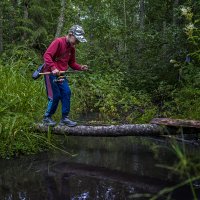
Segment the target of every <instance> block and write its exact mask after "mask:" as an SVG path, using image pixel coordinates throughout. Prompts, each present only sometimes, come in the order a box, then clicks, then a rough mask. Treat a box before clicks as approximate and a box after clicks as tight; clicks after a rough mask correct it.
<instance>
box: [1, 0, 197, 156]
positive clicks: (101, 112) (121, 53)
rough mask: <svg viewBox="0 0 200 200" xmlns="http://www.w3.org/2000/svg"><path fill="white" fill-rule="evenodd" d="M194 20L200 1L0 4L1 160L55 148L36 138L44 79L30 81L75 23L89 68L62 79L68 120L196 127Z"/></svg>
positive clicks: (80, 58)
mask: <svg viewBox="0 0 200 200" xmlns="http://www.w3.org/2000/svg"><path fill="white" fill-rule="evenodd" d="M199 13H200V1H198V0H166V1H163V0H131V1H130V0H123V1H117V0H115V1H114V0H99V1H94V0H84V1H82V0H79V1H77V0H74V1H70V0H60V1H53V0H43V1H38V0H2V1H1V3H0V71H1V79H0V83H1V91H0V105H1V106H0V156H1V157H4V158H6V157H10V156H11V157H12V156H18V155H21V154H32V153H37V152H40V151H44V150H45V149H47V148H54V147H55V146H56V143H57V142H58V141H57V140H54V139H53V136H52V135H50V134H48V135H47V136H44V135H41V134H37V133H35V132H34V131H33V124H34V123H35V122H39V121H41V120H42V117H43V114H44V109H45V107H46V98H47V97H46V94H45V89H44V81H43V78H39V79H38V80H36V81H34V80H33V79H32V77H31V76H32V73H33V71H34V70H36V69H37V67H38V66H39V65H40V64H41V63H43V54H44V52H45V50H46V48H47V47H48V46H49V44H50V43H51V42H52V41H53V39H54V38H56V37H60V36H64V35H66V34H67V33H68V30H69V28H70V27H71V26H72V25H74V24H79V25H81V26H82V27H83V28H84V30H85V33H86V38H87V40H88V42H87V43H84V44H79V45H77V47H76V57H77V62H78V63H82V64H87V65H88V66H89V69H90V71H89V72H82V73H79V74H69V75H68V76H69V77H68V78H69V82H70V87H71V90H72V94H73V95H72V108H71V116H72V117H73V118H74V119H78V117H79V116H80V115H83V114H87V113H95V114H97V115H98V117H99V118H100V119H101V121H102V123H109V124H116V123H117V124H120V123H148V122H149V121H150V120H151V119H152V118H154V117H171V118H180V119H193V120H199V119H200V115H199V113H200V102H199V98H200V66H199V61H200V49H199V48H200V14H199ZM59 117H60V116H59V112H57V114H56V116H55V118H56V119H59ZM95 120H96V119H94V122H95Z"/></svg>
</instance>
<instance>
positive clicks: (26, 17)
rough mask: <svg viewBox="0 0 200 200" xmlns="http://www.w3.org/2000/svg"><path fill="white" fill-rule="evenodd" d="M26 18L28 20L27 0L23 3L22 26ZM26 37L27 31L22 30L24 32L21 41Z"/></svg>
mask: <svg viewBox="0 0 200 200" xmlns="http://www.w3.org/2000/svg"><path fill="white" fill-rule="evenodd" d="M27 20H28V2H27V1H25V3H24V21H25V23H24V26H26V21H27ZM26 37H27V33H26V32H24V34H23V35H22V41H23V40H25V39H26Z"/></svg>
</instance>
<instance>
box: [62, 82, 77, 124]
mask: <svg viewBox="0 0 200 200" xmlns="http://www.w3.org/2000/svg"><path fill="white" fill-rule="evenodd" d="M59 87H60V94H61V102H62V119H61V121H60V125H67V126H70V127H73V126H76V125H77V123H76V122H73V121H71V120H70V119H69V118H68V115H69V112H70V101H71V90H70V88H69V85H68V81H67V80H66V79H65V80H64V81H63V82H62V83H61V84H60V85H59Z"/></svg>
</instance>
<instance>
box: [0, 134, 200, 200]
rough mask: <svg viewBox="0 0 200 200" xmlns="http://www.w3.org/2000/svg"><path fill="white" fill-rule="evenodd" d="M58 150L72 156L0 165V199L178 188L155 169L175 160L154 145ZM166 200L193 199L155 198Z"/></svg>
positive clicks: (143, 141) (103, 143)
mask: <svg viewBox="0 0 200 200" xmlns="http://www.w3.org/2000/svg"><path fill="white" fill-rule="evenodd" d="M158 144H159V146H158ZM63 146H64V147H65V149H66V151H68V152H69V153H70V154H72V155H73V156H69V155H66V154H63V153H61V152H54V153H43V154H40V155H37V156H30V157H25V158H20V159H14V160H0V200H18V199H19V200H46V199H50V200H69V199H70V200H71V199H72V200H82V199H89V200H96V199H98V200H120V199H122V200H125V199H150V196H149V195H150V194H151V195H155V194H156V193H158V192H159V191H161V190H162V189H163V188H165V187H171V186H173V185H176V184H178V183H179V181H178V179H177V177H174V176H173V175H172V174H171V173H170V172H169V171H168V170H166V169H164V168H162V167H160V166H158V164H159V165H169V166H172V165H173V163H174V162H175V161H176V159H175V158H176V157H175V155H174V154H173V153H172V152H171V151H170V149H169V146H168V145H167V144H166V143H164V142H158V140H152V139H148V138H139V137H119V138H90V137H68V138H63ZM190 151H193V149H192V150H190ZM197 151H198V150H197ZM194 153H196V150H194ZM195 191H196V193H197V198H199V197H198V195H199V194H198V193H199V191H198V188H197V189H196V190H195ZM139 194H142V197H141V198H136V197H138V196H139ZM144 194H148V196H146V197H144ZM167 198H168V199H181V200H182V199H183V200H184V199H186V200H190V199H191V200H192V199H194V198H193V195H192V193H191V190H190V188H189V187H188V186H184V187H181V188H179V189H177V190H175V191H174V192H172V193H170V196H168V197H167V195H165V196H164V197H162V198H159V199H167Z"/></svg>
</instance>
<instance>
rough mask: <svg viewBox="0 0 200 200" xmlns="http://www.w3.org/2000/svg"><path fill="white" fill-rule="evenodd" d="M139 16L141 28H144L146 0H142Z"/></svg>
mask: <svg viewBox="0 0 200 200" xmlns="http://www.w3.org/2000/svg"><path fill="white" fill-rule="evenodd" d="M139 18H140V29H141V30H144V18H145V7H144V0H140V10H139Z"/></svg>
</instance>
